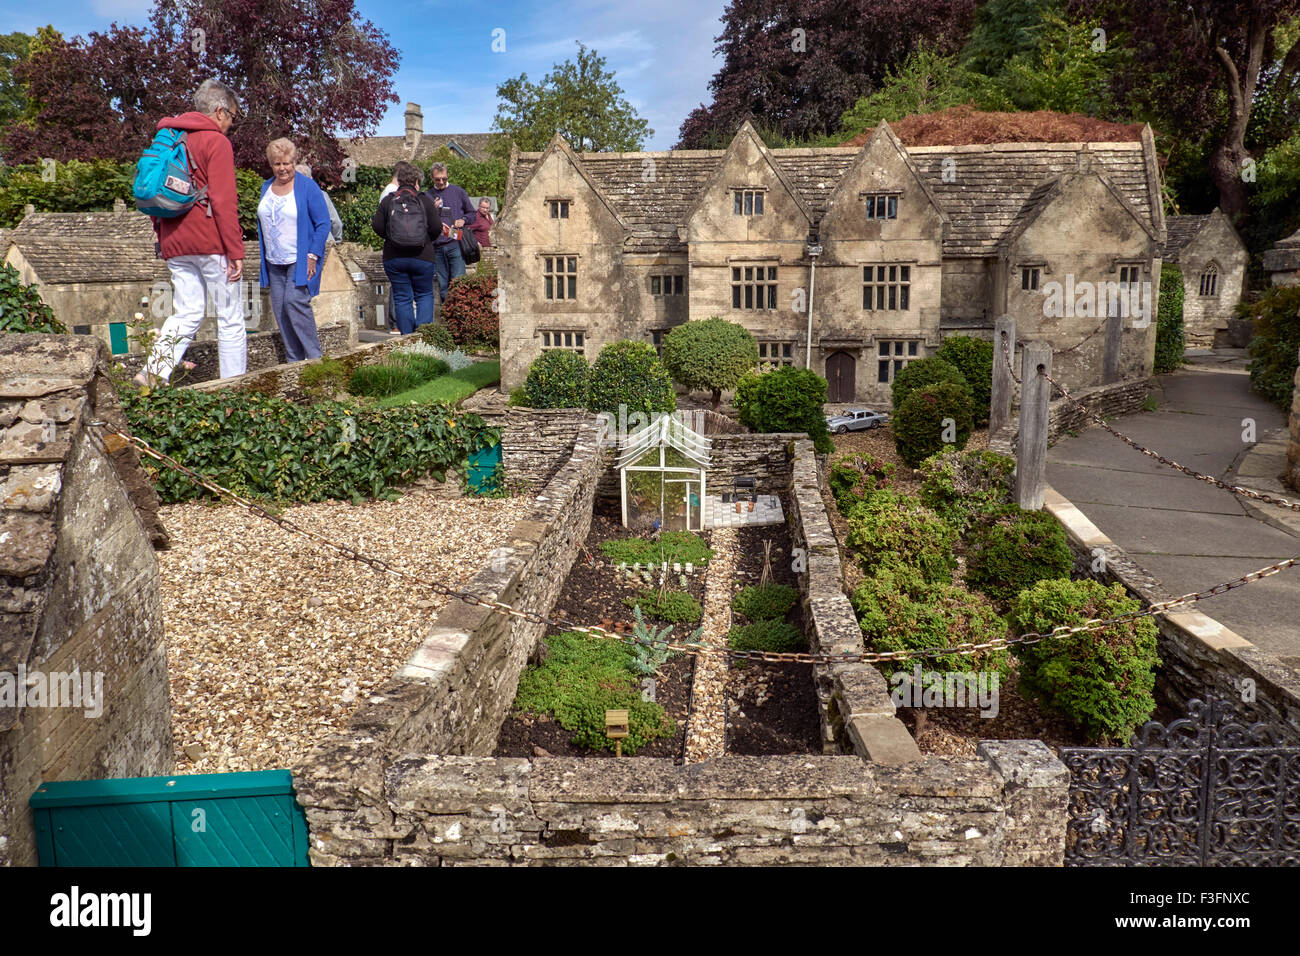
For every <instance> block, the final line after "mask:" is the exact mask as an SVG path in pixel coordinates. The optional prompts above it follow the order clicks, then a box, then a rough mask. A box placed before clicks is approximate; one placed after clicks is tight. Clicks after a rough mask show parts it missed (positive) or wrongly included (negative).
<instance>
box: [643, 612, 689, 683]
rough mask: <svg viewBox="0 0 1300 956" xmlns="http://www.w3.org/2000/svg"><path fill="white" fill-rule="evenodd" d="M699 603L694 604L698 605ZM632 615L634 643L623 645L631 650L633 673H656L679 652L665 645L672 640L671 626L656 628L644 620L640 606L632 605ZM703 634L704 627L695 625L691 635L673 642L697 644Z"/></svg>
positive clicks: (645, 675)
mask: <svg viewBox="0 0 1300 956" xmlns="http://www.w3.org/2000/svg"><path fill="white" fill-rule="evenodd" d="M698 606H699V605H696V607H698ZM632 616H633V617H634V618H635V619H636V620H635V621H633V623H632V637H633V638H635V640H636V643H635V644H627V645H625V646H626V647H627V648H628V650H629V651H631V665H630V666H631V668H632V671H633V673H636V674H640V675H641V676H643V677H648V676H650V675H651V674H658V673H659V669H660V668H661V667H663V666H664V665H665V664H667V663H668V661H669V660H670V659H672V658H674V657H677V656H678V655H679V654H681V651H674V650H669V649H668V648H667V647H666V646H665V645H666V643H667V642H668V641H671V640H672V637H673V627H672V625H671V624H669V625H668V626H667V627H663V628H660V629H658V630H656V629H655V628H653V627H651V626H650V625H649V624H647V623H646V621H645V616H644V615H643V614H642V613H641V608H639V607H634V608H633V609H632ZM703 634H704V628H702V627H697V628H696V629H695V630H694V631H693V632H691V635H690V636H689V637H687V638H685V639H683V640H681V641H674V642H673V643H680V644H698V643H699V642H700V637H701V635H703Z"/></svg>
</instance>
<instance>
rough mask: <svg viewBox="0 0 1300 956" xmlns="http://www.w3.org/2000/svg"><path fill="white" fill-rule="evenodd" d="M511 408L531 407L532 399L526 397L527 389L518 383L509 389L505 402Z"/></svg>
mask: <svg viewBox="0 0 1300 956" xmlns="http://www.w3.org/2000/svg"><path fill="white" fill-rule="evenodd" d="M506 404H507V405H509V406H511V407H512V408H531V407H532V399H530V398H529V397H528V389H526V388H525V387H524V386H522V385H518V386H516V387H515V388H512V389H511V390H510V399H509V401H507V402H506Z"/></svg>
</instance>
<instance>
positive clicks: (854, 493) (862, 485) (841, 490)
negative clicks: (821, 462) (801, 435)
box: [827, 455, 897, 515]
mask: <svg viewBox="0 0 1300 956" xmlns="http://www.w3.org/2000/svg"><path fill="white" fill-rule="evenodd" d="M896 470H897V468H896V466H895V465H894V463H893V462H889V461H883V460H882V459H880V458H877V457H876V456H875V455H845V456H844V457H843V458H841V459H839V460H838V461H836V462H835V464H833V465H832V466H831V470H830V474H829V475H828V476H827V483H828V484H829V485H830V488H831V496H832V497H834V499H835V506H836V507H837V508H839V510H840V514H843V515H847V514H848V513H849V512H850V511H852V510H853V507H854V506H855V505H856V504H858V503H859V502H861V501H864V500H865V499H867V498H869V497H870V496H871V495H873V494H875V493H876V492H877V491H880V490H881V489H882V488H888V487H890V486H891V485H892V484H893V483H894V472H895V471H896Z"/></svg>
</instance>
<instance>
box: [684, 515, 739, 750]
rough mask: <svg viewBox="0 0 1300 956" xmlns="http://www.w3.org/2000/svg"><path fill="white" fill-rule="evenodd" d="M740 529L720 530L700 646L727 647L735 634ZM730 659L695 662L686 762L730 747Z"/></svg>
mask: <svg viewBox="0 0 1300 956" xmlns="http://www.w3.org/2000/svg"><path fill="white" fill-rule="evenodd" d="M736 544H737V539H736V529H735V528H716V529H714V531H713V535H712V537H711V538H710V540H709V547H710V548H712V549H713V557H712V558H710V559H709V566H708V569H707V571H705V578H704V622H703V625H704V634H703V637H702V638H701V641H700V643H702V644H712V645H714V646H716V647H726V646H727V635H728V633H730V631H731V581H732V578H733V577H734V576H735V560H736ZM730 667H731V663H730V659H729V658H727V657H723V656H722V655H719V654H701V655H700V656H699V657H697V658H696V660H695V679H694V682H693V684H692V691H691V695H692V698H691V719H690V722H689V723H688V724H687V726H686V763H698V762H699V761H701V760H709V759H711V758H713V757H721V756H722V755H723V753H725V751H726V744H727V672H728V671H729V670H730Z"/></svg>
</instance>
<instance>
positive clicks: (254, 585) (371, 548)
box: [158, 487, 532, 773]
mask: <svg viewBox="0 0 1300 956" xmlns="http://www.w3.org/2000/svg"><path fill="white" fill-rule="evenodd" d="M531 505H532V500H531V499H530V498H527V497H522V498H506V499H486V498H443V497H439V496H438V495H437V494H436V493H435V492H434V491H433V490H432V489H429V488H420V487H412V488H411V490H410V492H409V493H408V494H406V495H405V496H404V497H403V498H402V499H401V500H399V501H395V502H387V501H375V502H369V503H366V504H363V505H361V506H359V507H353V506H352V505H350V504H348V503H346V502H334V501H331V502H322V503H319V504H311V505H298V506H294V507H291V508H289V509H286V511H285V516H286V517H291V518H292V519H293V520H294V521H295V522H297V523H299V524H301V525H302V526H303V527H306V528H309V529H311V530H314V531H318V532H320V533H322V534H325V535H326V536H327V537H329V538H330V539H331V540H335V541H338V542H339V543H342V544H348V545H351V546H354V547H356V548H357V549H358V550H360V551H362V552H364V553H367V554H373V555H375V556H376V557H380V558H383V559H384V560H386V561H388V562H390V563H392V564H393V565H395V566H397V567H400V568H402V569H403V570H406V571H409V572H411V573H414V574H419V575H422V576H425V577H430V578H433V579H435V580H439V581H445V582H446V583H448V584H450V585H453V586H459V585H462V584H464V583H465V582H466V581H467V580H468V579H469V578H470V577H472V576H473V574H474V573H475V572H476V571H477V570H478V568H479V567H480V566H482V564H483V563H484V562H485V561H486V560H488V557H489V553H490V551H491V550H492V549H493V548H494V547H497V545H498V544H499V543H500V542H502V541H504V540H506V538H507V536H508V535H509V532H510V530H511V529H512V528H513V526H514V524H515V522H516V521H517V520H519V519H520V518H522V517H523V516H524V514H525V513H526V512H527V510H528V508H529V507H530V506H531ZM162 520H163V523H164V525H165V526H166V528H167V530H168V532H169V533H170V534H171V539H172V548H171V550H169V551H163V552H159V553H158V562H159V567H160V570H161V572H162V608H163V616H164V628H165V631H166V635H167V667H168V672H169V674H170V678H171V699H172V731H173V735H174V737H175V744H176V769H177V771H178V772H180V773H212V772H217V771H228V770H268V769H274V768H280V767H284V768H292V767H293V766H295V765H296V764H297V763H298V762H300V761H301V760H302V759H303V758H304V757H305V756H306V754H307V752H308V751H309V750H310V749H311V747H312V746H313V745H314V744H315V743H316V742H317V741H318V740H319V739H320V738H322V737H324V736H326V735H328V734H331V733H334V732H336V731H340V730H343V729H344V728H345V727H346V724H347V721H348V718H349V717H350V716H351V714H352V711H353V710H354V709H355V707H356V705H357V702H358V701H359V700H364V699H365V697H366V696H367V695H369V694H370V693H372V692H373V691H374V690H375V688H377V687H378V686H379V685H381V684H382V683H383V682H384V681H386V680H387V679H388V678H389V677H391V676H392V675H393V673H394V672H395V671H396V670H397V669H398V667H399V666H401V665H402V664H403V663H405V661H406V660H407V658H408V657H410V655H411V653H412V652H413V651H414V650H415V648H416V646H417V645H418V644H419V642H420V640H421V639H422V638H423V633H424V629H425V628H426V627H427V626H428V624H429V622H430V621H431V620H432V619H433V617H434V615H435V614H436V613H437V612H438V610H439V609H440V608H441V607H442V606H443V605H444V604H445V603H446V598H444V597H442V596H441V595H437V594H429V593H421V592H420V591H418V590H413V589H412V587H411V585H410V584H408V583H407V582H406V581H404V580H402V579H400V578H397V577H394V576H392V575H386V574H385V575H381V574H379V573H377V572H375V571H372V570H371V569H370V568H368V567H366V566H365V565H359V564H356V563H354V562H352V561H348V560H345V559H344V558H341V557H338V556H336V555H334V554H333V553H331V552H329V551H326V550H325V549H323V548H322V547H321V546H319V545H316V544H315V543H313V542H311V541H308V540H307V539H306V538H303V537H301V536H299V535H296V534H292V533H290V532H287V531H283V530H281V529H280V528H279V527H277V526H276V525H274V524H272V523H271V522H269V521H267V520H265V519H263V518H256V517H254V516H252V515H250V514H248V513H247V512H245V511H243V510H242V509H240V508H238V507H236V506H233V505H218V506H214V505H211V504H205V503H194V502H191V503H188V504H183V505H169V506H167V507H164V508H163V509H162Z"/></svg>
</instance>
